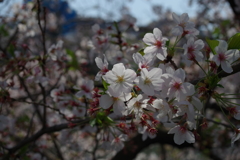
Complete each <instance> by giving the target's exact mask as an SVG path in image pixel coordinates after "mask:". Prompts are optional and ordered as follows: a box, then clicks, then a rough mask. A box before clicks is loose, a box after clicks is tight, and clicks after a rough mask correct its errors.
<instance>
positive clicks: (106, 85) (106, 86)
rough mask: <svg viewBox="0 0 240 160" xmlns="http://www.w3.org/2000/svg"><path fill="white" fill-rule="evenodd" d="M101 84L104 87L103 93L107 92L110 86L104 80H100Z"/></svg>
mask: <svg viewBox="0 0 240 160" xmlns="http://www.w3.org/2000/svg"><path fill="white" fill-rule="evenodd" d="M102 84H103V87H104V91H107V90H108V86H110V84H109V83H107V82H106V81H105V80H104V79H102Z"/></svg>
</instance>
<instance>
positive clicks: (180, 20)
mask: <svg viewBox="0 0 240 160" xmlns="http://www.w3.org/2000/svg"><path fill="white" fill-rule="evenodd" d="M172 17H173V20H174V22H175V23H176V24H177V26H175V27H174V28H173V29H172V31H171V32H172V34H173V35H174V36H186V37H187V38H188V37H191V36H196V35H198V34H199V31H198V30H197V29H195V28H194V23H192V22H190V21H189V17H188V14H187V13H183V14H182V15H181V16H178V15H176V13H172Z"/></svg>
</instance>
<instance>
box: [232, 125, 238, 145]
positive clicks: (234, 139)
mask: <svg viewBox="0 0 240 160" xmlns="http://www.w3.org/2000/svg"><path fill="white" fill-rule="evenodd" d="M239 133H240V128H239V129H238V130H236V131H235V133H234V135H233V137H232V139H231V144H232V146H233V145H234V142H236V141H237V140H239V138H240V134H239Z"/></svg>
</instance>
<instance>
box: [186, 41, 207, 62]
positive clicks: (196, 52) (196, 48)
mask: <svg viewBox="0 0 240 160" xmlns="http://www.w3.org/2000/svg"><path fill="white" fill-rule="evenodd" d="M203 47H204V43H203V41H202V40H200V39H199V40H197V41H195V40H194V38H193V37H190V38H189V39H188V41H187V44H184V46H183V49H184V55H183V61H184V63H185V64H186V65H187V66H190V65H191V64H192V62H194V61H197V62H200V61H202V60H203V54H202V52H201V51H200V50H201V49H203Z"/></svg>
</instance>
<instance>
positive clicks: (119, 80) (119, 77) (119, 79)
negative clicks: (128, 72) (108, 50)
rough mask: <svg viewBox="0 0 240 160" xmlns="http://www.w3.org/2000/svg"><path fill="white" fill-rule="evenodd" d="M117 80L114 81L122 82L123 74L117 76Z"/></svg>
mask: <svg viewBox="0 0 240 160" xmlns="http://www.w3.org/2000/svg"><path fill="white" fill-rule="evenodd" d="M117 78H118V79H117V80H116V82H117V83H122V82H124V76H117Z"/></svg>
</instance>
